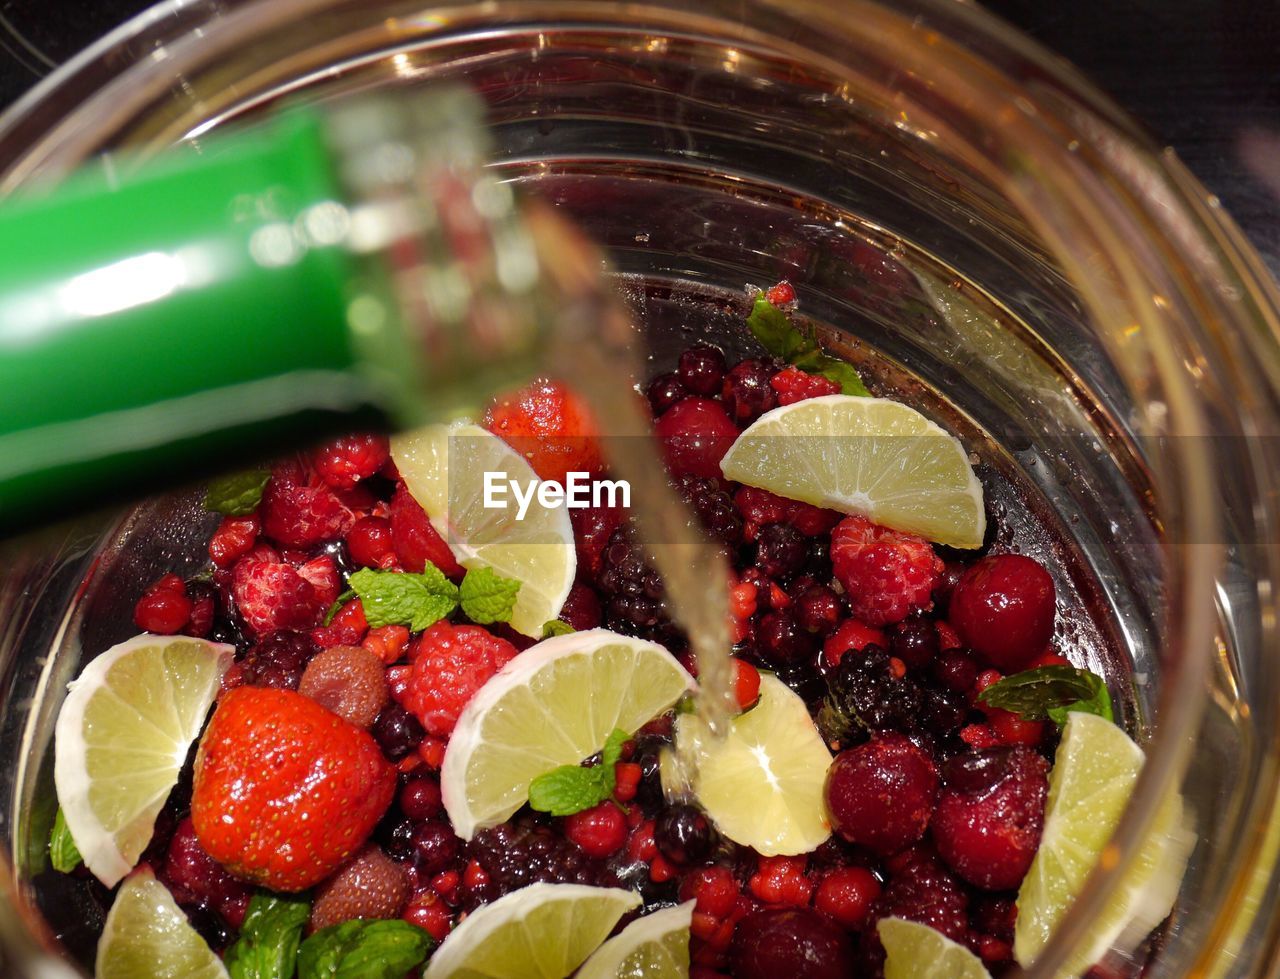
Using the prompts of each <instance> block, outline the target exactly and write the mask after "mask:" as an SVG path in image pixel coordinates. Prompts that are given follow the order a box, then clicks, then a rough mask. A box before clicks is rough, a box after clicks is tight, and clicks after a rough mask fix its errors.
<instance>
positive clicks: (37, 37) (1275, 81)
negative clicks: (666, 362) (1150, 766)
mask: <svg viewBox="0 0 1280 979" xmlns="http://www.w3.org/2000/svg"><path fill="white" fill-rule="evenodd" d="M148 5H149V4H148V0H0V106H4V105H7V104H8V103H9V102H11V101H13V99H15V98H16V97H17V96H18V95H20V94H21V93H22V92H24V91H25V90H26V89H27V88H29V87H30V86H31V85H33V84H34V83H35V82H36V80H37V79H39V78H41V77H43V76H44V75H46V74H48V73H49V72H50V71H51V70H52V69H53V68H54V67H55V66H56V65H57V64H59V63H60V62H62V61H64V60H66V59H67V58H68V57H70V56H71V55H73V54H74V53H75V52H76V51H78V50H80V49H81V48H82V47H84V46H85V45H87V44H88V43H89V42H90V41H93V40H94V39H96V38H97V37H99V36H101V35H102V34H104V33H105V32H106V31H108V30H109V29H110V28H112V27H114V26H115V25H116V24H118V23H120V22H121V21H123V20H124V19H126V18H127V17H129V16H130V15H132V14H134V13H136V12H137V11H140V10H142V9H143V8H144V7H146V6H148ZM985 5H986V6H987V7H988V8H989V9H990V10H992V11H994V12H996V13H997V14H1000V15H1001V16H1003V17H1004V18H1006V19H1007V20H1009V21H1010V22H1012V23H1013V24H1015V25H1017V26H1018V27H1020V28H1022V29H1023V30H1025V31H1026V32H1027V33H1029V34H1031V35H1032V36H1034V37H1035V38H1036V39H1038V40H1039V41H1040V42H1041V43H1042V44H1044V45H1045V46H1046V47H1048V48H1050V49H1052V50H1054V51H1056V52H1058V53H1059V54H1062V55H1064V56H1065V57H1067V58H1068V59H1069V60H1071V61H1073V62H1074V63H1075V64H1076V65H1078V66H1079V67H1080V68H1081V69H1083V70H1084V72H1085V73H1086V74H1087V75H1089V76H1090V77H1091V78H1093V80H1094V81H1095V82H1096V83H1097V84H1098V85H1099V86H1100V87H1101V88H1102V89H1103V90H1105V91H1107V92H1108V93H1110V94H1111V95H1112V97H1114V98H1115V99H1116V101H1117V102H1119V103H1120V104H1121V105H1123V106H1124V107H1125V108H1127V109H1128V110H1129V111H1130V112H1132V113H1133V115H1135V116H1136V117H1137V118H1138V119H1139V120H1141V121H1142V122H1143V123H1144V124H1145V125H1146V126H1147V128H1148V129H1149V130H1150V131H1151V132H1152V134H1153V135H1154V136H1155V138H1156V139H1157V140H1158V141H1160V142H1162V143H1165V144H1167V145H1170V146H1172V147H1173V148H1174V149H1175V150H1176V151H1177V152H1178V154H1179V155H1180V156H1181V157H1182V159H1183V161H1184V162H1185V163H1186V164H1187V166H1188V167H1189V168H1190V169H1191V171H1192V172H1193V173H1195V174H1196V175H1197V176H1198V177H1199V178H1200V179H1201V180H1202V181H1203V182H1204V184H1205V185H1206V186H1207V187H1208V188H1209V190H1210V191H1212V192H1213V193H1215V194H1217V195H1218V197H1219V198H1220V199H1221V200H1222V202H1223V204H1224V205H1225V206H1226V208H1227V210H1228V211H1229V212H1230V213H1231V214H1232V215H1233V216H1234V217H1235V219H1236V220H1237V221H1238V222H1239V224H1240V225H1241V226H1242V227H1243V228H1244V230H1245V232H1246V233H1247V234H1248V235H1249V237H1250V238H1251V239H1252V240H1253V243H1254V245H1255V246H1257V248H1258V250H1259V251H1260V252H1261V253H1262V255H1263V257H1264V258H1265V259H1266V261H1267V264H1268V265H1269V267H1270V268H1271V270H1272V272H1273V274H1276V275H1277V276H1280V0H989V2H987V3H986V4H985Z"/></svg>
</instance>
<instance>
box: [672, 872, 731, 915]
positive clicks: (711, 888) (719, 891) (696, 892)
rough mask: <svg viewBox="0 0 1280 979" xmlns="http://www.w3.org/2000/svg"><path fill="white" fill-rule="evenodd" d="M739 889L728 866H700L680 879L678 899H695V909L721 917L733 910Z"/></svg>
mask: <svg viewBox="0 0 1280 979" xmlns="http://www.w3.org/2000/svg"><path fill="white" fill-rule="evenodd" d="M740 893H741V890H740V889H739V887H738V882H737V881H736V880H735V879H734V876H733V871H731V870H730V869H729V868H728V867H721V866H718V865H717V866H711V867H700V868H699V869H697V870H693V871H690V872H689V873H688V874H686V875H685V876H684V878H683V879H682V880H681V881H680V900H681V901H689V900H695V901H697V910H698V911H700V912H702V913H703V914H709V915H711V916H712V917H715V918H723V917H725V916H727V915H728V914H729V912H731V911H732V910H733V907H734V905H735V904H737V902H738V895H739V894H740Z"/></svg>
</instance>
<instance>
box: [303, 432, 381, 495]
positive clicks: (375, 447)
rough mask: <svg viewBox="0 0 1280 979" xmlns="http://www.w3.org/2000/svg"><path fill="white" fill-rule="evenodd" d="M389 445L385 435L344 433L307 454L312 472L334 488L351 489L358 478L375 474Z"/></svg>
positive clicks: (366, 477) (365, 477)
mask: <svg viewBox="0 0 1280 979" xmlns="http://www.w3.org/2000/svg"><path fill="white" fill-rule="evenodd" d="M390 458H391V446H390V445H389V444H388V442H387V437H386V436H385V435H345V436H343V437H342V438H340V439H335V440H334V441H332V442H328V443H326V444H325V445H322V446H320V448H318V449H316V450H315V451H314V452H312V453H311V464H312V465H313V466H315V470H316V472H317V473H318V474H319V475H320V478H321V479H323V480H324V481H325V482H326V483H328V484H329V485H330V486H332V487H334V488H335V489H351V488H352V487H353V486H355V485H356V484H357V483H359V482H360V481H361V480H362V479H368V478H369V477H370V476H374V475H377V472H378V470H379V469H381V468H382V467H383V466H384V465H386V462H387V460H388V459H390Z"/></svg>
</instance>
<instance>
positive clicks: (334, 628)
mask: <svg viewBox="0 0 1280 979" xmlns="http://www.w3.org/2000/svg"><path fill="white" fill-rule="evenodd" d="M332 604H333V603H332V602H330V605H332ZM368 631H369V622H368V620H366V619H365V617H364V605H363V604H361V602H360V599H358V598H353V599H352V600H351V601H349V602H346V603H344V604H343V606H342V607H341V608H340V609H338V613H337V615H335V616H334V617H333V620H332V621H331V622H330V623H329V624H328V625H327V626H321V627H320V628H318V629H312V630H311V639H312V641H313V642H314V643H315V644H316V645H317V646H319V647H320V648H321V649H329V648H330V647H333V646H355V645H358V644H359V643H360V641H361V640H362V639H363V638H364V636H365V633H366V632H368Z"/></svg>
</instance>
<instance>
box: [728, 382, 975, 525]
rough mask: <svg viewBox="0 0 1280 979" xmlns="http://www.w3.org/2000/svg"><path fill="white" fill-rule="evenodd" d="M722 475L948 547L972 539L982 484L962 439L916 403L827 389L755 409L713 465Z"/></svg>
mask: <svg viewBox="0 0 1280 979" xmlns="http://www.w3.org/2000/svg"><path fill="white" fill-rule="evenodd" d="M720 468H721V470H722V471H723V472H724V475H725V478H726V479H731V480H736V481H738V482H740V483H746V484H747V485H748V486H757V487H759V488H760V489H766V490H769V491H770V492H771V493H776V494H778V495H779V496H785V497H787V498H788V499H792V500H801V501H803V502H805V503H812V504H814V505H815V506H820V507H827V508H829V509H832V510H839V511H841V512H842V513H856V514H861V515H862V516H864V517H866V518H867V519H868V520H871V521H873V522H874V523H878V524H881V525H882V526H885V527H890V528H892V529H894V530H901V531H906V532H907V533H912V534H919V535H920V536H922V537H925V538H927V539H929V540H931V541H934V542H935V543H938V544H948V545H950V546H951V547H966V548H973V547H980V546H982V539H983V536H984V535H985V534H986V530H987V518H986V513H985V511H984V510H983V505H982V484H981V483H979V482H978V477H977V476H976V475H974V472H973V466H971V465H970V464H969V457H968V454H967V453H966V452H965V450H964V447H963V446H962V445H961V444H960V442H959V441H958V440H957V439H955V438H954V437H953V436H951V435H949V434H947V432H945V431H944V430H943V429H941V428H939V427H938V426H937V425H936V424H934V422H932V421H930V420H929V419H928V418H926V417H925V416H924V415H922V414H920V412H918V411H916V410H915V409H914V408H908V407H907V406H906V405H904V404H899V403H898V402H897V401H888V400H886V399H884V398H858V397H852V396H849V395H843V394H831V395H827V396H826V397H822V398H810V399H809V400H808V401H798V402H796V403H795V404H791V405H785V406H784V407H781V408H775V409H773V411H769V412H766V413H765V414H763V415H761V416H760V417H759V419H757V420H756V421H755V423H753V424H752V425H751V426H750V427H749V428H748V429H747V430H746V431H744V432H743V433H742V434H741V435H739V436H738V438H737V439H736V440H735V441H734V443H733V445H732V446H730V447H729V451H728V452H727V453H726V454H725V457H724V459H723V460H722V461H721V463H720Z"/></svg>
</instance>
